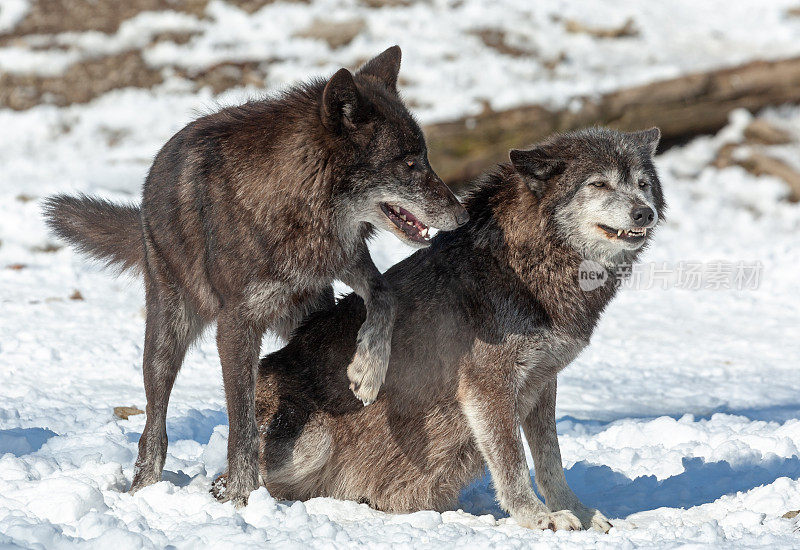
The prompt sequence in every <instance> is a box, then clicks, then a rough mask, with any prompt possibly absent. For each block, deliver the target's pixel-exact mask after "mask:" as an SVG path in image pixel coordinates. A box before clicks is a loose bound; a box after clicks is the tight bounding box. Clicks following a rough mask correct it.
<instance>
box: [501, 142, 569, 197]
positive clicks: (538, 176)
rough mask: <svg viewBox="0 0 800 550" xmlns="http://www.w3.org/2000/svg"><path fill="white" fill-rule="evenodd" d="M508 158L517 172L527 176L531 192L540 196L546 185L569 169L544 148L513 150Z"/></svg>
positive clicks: (526, 179)
mask: <svg viewBox="0 0 800 550" xmlns="http://www.w3.org/2000/svg"><path fill="white" fill-rule="evenodd" d="M508 156H509V158H510V159H511V164H513V165H514V168H515V169H516V170H517V172H519V173H520V174H522V175H523V176H525V181H526V183H527V184H528V187H530V189H531V191H533V192H534V193H535V194H536V195H539V196H541V194H542V191H544V184H545V183H546V182H547V181H548V180H549V179H551V178H553V177H555V176H557V175H559V174H560V173H562V172H563V171H564V170H565V169H566V167H567V163H565V162H564V161H563V160H561V159H558V158H555V157H553V156H552V155H550V153H548V152H547V151H546V150H545V149H544V148H542V147H534V148H533V149H528V150H527V151H523V150H521V149H512V150H511V151H510V152H509V154H508Z"/></svg>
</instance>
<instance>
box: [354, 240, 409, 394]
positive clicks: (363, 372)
mask: <svg viewBox="0 0 800 550" xmlns="http://www.w3.org/2000/svg"><path fill="white" fill-rule="evenodd" d="M357 258H358V259H357V261H356V262H355V263H354V264H353V265H352V266H351V267H350V269H349V270H348V271H347V272H346V273H344V274H343V275H342V277H341V281H342V282H343V283H345V284H346V285H348V286H349V287H351V288H352V289H353V290H354V291H355V292H356V294H358V295H359V296H361V297H362V298H363V300H364V305H365V307H366V309H367V318H366V320H365V321H364V323H363V324H362V325H361V328H360V329H359V331H358V338H357V340H356V352H355V355H354V356H353V360H352V361H351V362H350V365H349V366H348V367H347V377H348V378H349V379H350V389H351V390H353V393H354V394H355V396H356V397H358V398H359V399H360V400H361V401H362V402H363V403H364V405H369V404H371V403H373V402H374V401H375V400H376V399H377V398H378V391H379V390H380V389H381V386H382V385H383V381H384V380H385V379H386V371H387V369H388V368H389V356H390V354H391V350H392V331H393V330H394V318H395V314H396V312H397V299H396V298H395V296H394V293H393V292H392V289H391V288H390V287H389V285H388V284H387V283H386V280H385V279H384V278H383V275H381V273H380V271H378V268H376V267H375V264H373V263H372V258H371V257H370V255H369V250H368V249H367V245H366V243H362V244H361V247H360V250H359V253H358V256H357Z"/></svg>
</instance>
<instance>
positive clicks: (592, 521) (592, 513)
mask: <svg viewBox="0 0 800 550" xmlns="http://www.w3.org/2000/svg"><path fill="white" fill-rule="evenodd" d="M570 509H571V511H572V513H573V514H575V516H576V517H577V518H578V519H579V520H580V521H581V525H582V526H583V528H584V529H594V530H595V531H600V532H601V533H608V531H609V530H610V529H611V528H612V527H613V525H611V522H610V521H608V518H607V517H605V516H604V515H603V514H601V513H600V511H599V510H595V509H594V508H587V507H586V506H584V505H583V504H580V503H579V504H578V505H577V506H571V507H570Z"/></svg>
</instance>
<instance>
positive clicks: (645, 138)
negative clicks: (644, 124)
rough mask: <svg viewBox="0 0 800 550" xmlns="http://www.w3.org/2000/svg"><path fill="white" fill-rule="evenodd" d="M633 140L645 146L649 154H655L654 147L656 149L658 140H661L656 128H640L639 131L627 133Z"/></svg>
mask: <svg viewBox="0 0 800 550" xmlns="http://www.w3.org/2000/svg"><path fill="white" fill-rule="evenodd" d="M629 135H630V136H631V137H632V138H633V140H634V141H635V142H636V143H638V144H639V145H641V146H642V147H645V148H646V149H647V150H648V151H650V156H653V155H655V154H656V149H658V142H659V141H661V130H659V129H658V128H655V127H653V128H650V129H649V130H641V131H639V132H631V133H630V134H629Z"/></svg>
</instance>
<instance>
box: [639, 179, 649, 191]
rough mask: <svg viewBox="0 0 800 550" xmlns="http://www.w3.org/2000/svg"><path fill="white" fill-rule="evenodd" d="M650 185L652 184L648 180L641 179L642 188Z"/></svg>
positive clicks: (640, 185)
mask: <svg viewBox="0 0 800 550" xmlns="http://www.w3.org/2000/svg"><path fill="white" fill-rule="evenodd" d="M648 185H650V184H649V183H648V182H647V180H639V187H641V188H642V189H644V188H645V187H647V186H648Z"/></svg>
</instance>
